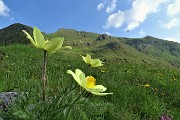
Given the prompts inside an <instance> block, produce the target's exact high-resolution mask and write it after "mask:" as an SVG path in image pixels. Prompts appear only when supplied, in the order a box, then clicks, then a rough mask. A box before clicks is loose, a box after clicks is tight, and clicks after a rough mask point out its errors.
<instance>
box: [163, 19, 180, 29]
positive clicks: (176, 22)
mask: <svg viewBox="0 0 180 120" xmlns="http://www.w3.org/2000/svg"><path fill="white" fill-rule="evenodd" d="M178 25H180V20H178V19H176V18H173V19H172V20H171V21H169V22H168V23H165V24H164V25H163V27H164V28H166V29H171V28H173V27H176V26H178Z"/></svg>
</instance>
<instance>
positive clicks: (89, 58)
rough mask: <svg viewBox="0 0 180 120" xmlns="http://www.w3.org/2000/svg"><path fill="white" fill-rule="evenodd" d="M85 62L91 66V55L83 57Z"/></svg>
mask: <svg viewBox="0 0 180 120" xmlns="http://www.w3.org/2000/svg"><path fill="white" fill-rule="evenodd" d="M82 58H83V60H84V61H85V63H87V64H91V55H89V54H87V55H86V57H84V56H82Z"/></svg>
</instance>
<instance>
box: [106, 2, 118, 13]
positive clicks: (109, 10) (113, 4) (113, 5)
mask: <svg viewBox="0 0 180 120" xmlns="http://www.w3.org/2000/svg"><path fill="white" fill-rule="evenodd" d="M116 3H117V0H112V1H111V3H110V5H109V6H107V8H106V13H112V12H114V11H115V10H116Z"/></svg>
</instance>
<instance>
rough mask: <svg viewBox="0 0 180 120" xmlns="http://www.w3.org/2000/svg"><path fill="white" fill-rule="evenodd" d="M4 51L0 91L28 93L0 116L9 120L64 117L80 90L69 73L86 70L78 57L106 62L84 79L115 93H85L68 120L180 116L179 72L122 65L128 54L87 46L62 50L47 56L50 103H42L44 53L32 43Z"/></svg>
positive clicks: (141, 64)
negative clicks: (103, 50) (164, 115)
mask: <svg viewBox="0 0 180 120" xmlns="http://www.w3.org/2000/svg"><path fill="white" fill-rule="evenodd" d="M0 51H2V52H4V53H6V56H2V59H1V60H0V66H1V67H0V91H1V92H2V91H9V90H11V91H18V92H29V94H28V95H27V97H24V98H23V99H22V98H21V100H19V101H20V102H18V101H17V103H16V104H15V105H14V106H12V107H11V108H10V109H9V111H8V112H7V113H4V112H2V111H1V112H0V115H1V116H4V117H5V118H6V119H13V120H14V119H17V120H19V119H25V117H26V119H32V120H33V119H47V120H51V119H54V120H56V119H64V111H68V110H69V108H70V106H68V105H69V104H70V103H72V101H73V100H74V99H76V98H77V97H78V95H79V91H80V90H79V88H80V87H79V86H77V83H76V82H75V81H74V80H73V78H72V77H71V76H70V75H68V74H66V71H67V70H68V69H71V70H73V71H74V70H75V69H76V68H79V69H81V70H85V69H86V67H87V65H86V64H85V63H84V62H83V61H82V58H81V56H80V55H86V53H90V54H91V55H92V57H93V58H100V59H101V60H106V64H105V65H104V66H103V67H101V68H98V69H95V68H91V69H88V71H87V72H86V75H92V76H94V77H96V79H97V84H102V85H104V86H106V87H107V92H113V93H114V94H113V95H108V96H104V97H98V96H94V95H89V96H88V97H87V93H86V94H83V95H82V98H81V99H80V100H79V101H78V102H77V103H76V104H74V106H72V111H71V112H70V116H69V118H68V119H89V120H158V119H159V117H160V116H161V115H162V114H163V113H165V114H168V115H172V116H173V117H174V120H178V118H180V109H179V107H180V87H179V86H180V71H179V70H178V69H177V68H173V67H166V66H162V65H159V66H157V65H154V64H153V62H152V63H151V64H147V63H144V62H139V61H133V60H132V59H131V58H126V59H128V61H124V58H125V55H124V56H121V57H117V56H118V52H117V53H114V55H112V54H109V56H108V53H110V52H107V53H103V52H100V51H95V52H94V51H93V49H92V47H87V46H85V47H81V49H80V48H78V47H75V48H74V49H72V50H62V51H59V52H57V53H55V54H51V55H48V61H47V78H48V84H47V88H48V89H47V91H46V92H47V101H46V102H42V96H41V66H42V65H41V64H42V54H43V53H42V51H41V50H38V49H35V48H34V47H33V46H29V45H28V46H26V45H10V46H0ZM109 51H111V52H112V50H109ZM117 58H118V60H117ZM120 59H121V60H120ZM101 69H103V70H105V72H101ZM145 84H150V87H144V86H143V85H145ZM72 90H73V92H71V93H69V92H70V91H72ZM68 93H69V94H68ZM63 96H65V97H64V98H63ZM62 98H63V100H62ZM59 100H62V101H61V102H59ZM31 105H34V106H35V108H34V109H33V110H29V106H31ZM64 107H66V109H64ZM20 115H24V116H20ZM23 117H24V118H23Z"/></svg>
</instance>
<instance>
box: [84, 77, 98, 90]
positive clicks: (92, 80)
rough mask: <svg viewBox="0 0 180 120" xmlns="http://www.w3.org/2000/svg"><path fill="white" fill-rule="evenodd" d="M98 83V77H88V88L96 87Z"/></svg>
mask: <svg viewBox="0 0 180 120" xmlns="http://www.w3.org/2000/svg"><path fill="white" fill-rule="evenodd" d="M95 84H96V79H95V78H94V77H93V76H88V77H87V85H86V87H87V88H93V87H95Z"/></svg>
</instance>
